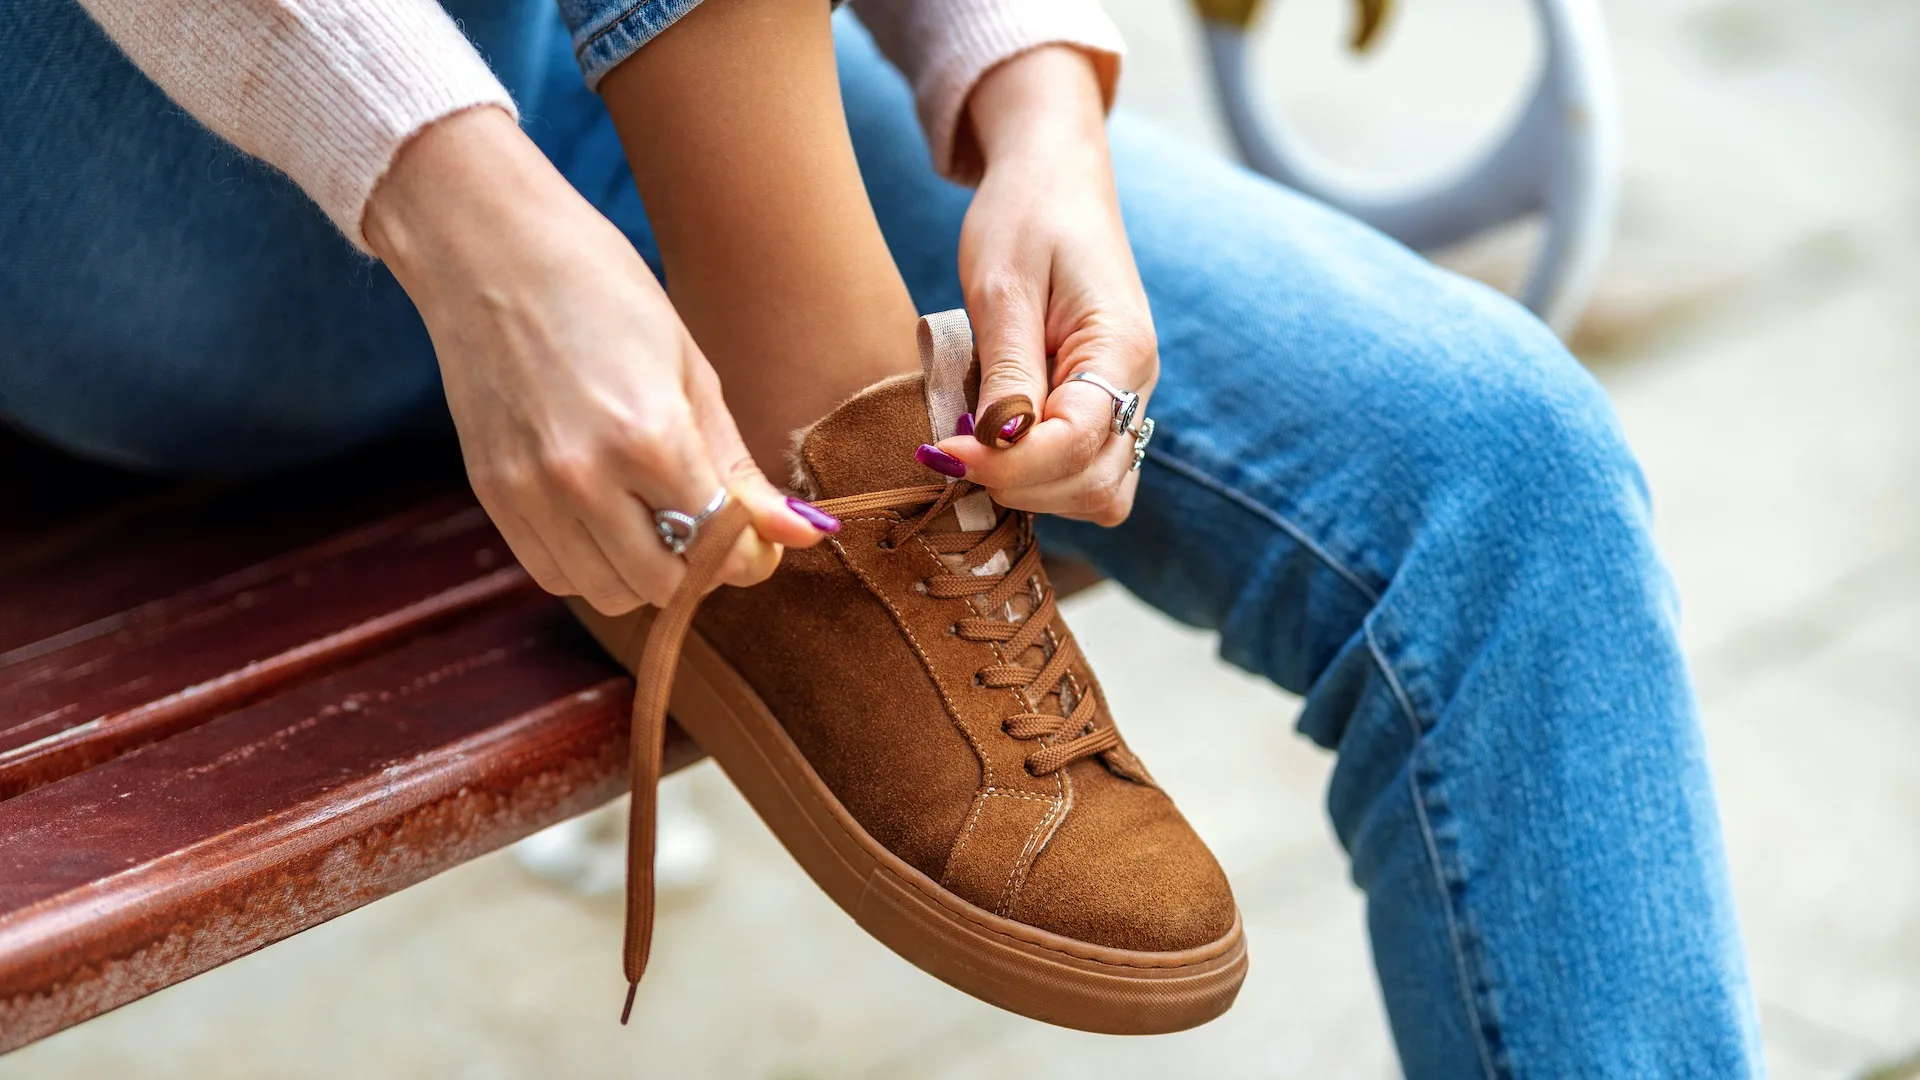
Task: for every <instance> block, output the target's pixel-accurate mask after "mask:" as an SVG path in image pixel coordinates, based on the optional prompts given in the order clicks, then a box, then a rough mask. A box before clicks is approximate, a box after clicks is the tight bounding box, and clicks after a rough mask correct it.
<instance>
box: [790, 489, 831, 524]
mask: <svg viewBox="0 0 1920 1080" xmlns="http://www.w3.org/2000/svg"><path fill="white" fill-rule="evenodd" d="M787 509H789V510H791V511H793V512H794V513H796V514H799V515H800V517H801V518H802V519H803V520H804V521H806V523H807V524H809V525H811V526H813V527H814V528H816V529H819V530H820V531H821V532H823V533H837V532H839V531H840V519H839V518H837V517H834V516H833V515H832V514H829V513H827V512H826V511H825V510H822V509H820V508H819V507H817V506H815V505H813V504H812V503H810V502H808V501H806V500H805V499H796V498H794V497H793V496H791V495H789V496H787Z"/></svg>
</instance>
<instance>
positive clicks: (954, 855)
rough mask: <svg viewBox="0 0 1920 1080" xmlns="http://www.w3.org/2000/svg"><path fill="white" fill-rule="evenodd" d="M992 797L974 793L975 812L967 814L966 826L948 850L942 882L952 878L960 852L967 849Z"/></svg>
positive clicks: (982, 793) (941, 873) (944, 882)
mask: <svg viewBox="0 0 1920 1080" xmlns="http://www.w3.org/2000/svg"><path fill="white" fill-rule="evenodd" d="M990 797H991V796H989V795H988V794H987V793H985V792H976V793H975V794H974V796H973V813H971V814H968V815H967V824H966V826H965V827H964V828H962V829H961V830H960V835H959V837H958V838H956V839H955V840H954V842H953V847H952V848H950V849H948V851H947V865H946V866H945V867H943V868H942V869H941V871H940V884H942V885H945V884H947V882H948V881H950V880H952V878H953V867H954V864H955V863H957V862H959V861H960V853H961V852H962V851H965V850H966V848H967V841H968V840H969V839H971V838H972V836H973V827H974V825H975V824H976V823H978V822H979V820H980V811H982V810H984V809H986V806H987V799H988V798H990Z"/></svg>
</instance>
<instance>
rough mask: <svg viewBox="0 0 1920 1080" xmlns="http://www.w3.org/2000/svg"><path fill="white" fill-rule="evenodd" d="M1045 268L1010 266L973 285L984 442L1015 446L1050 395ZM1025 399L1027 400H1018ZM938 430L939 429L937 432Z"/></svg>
mask: <svg viewBox="0 0 1920 1080" xmlns="http://www.w3.org/2000/svg"><path fill="white" fill-rule="evenodd" d="M1046 270H1047V268H1046V267H1045V266H1035V267H1017V266H1016V267H1012V268H1007V269H1003V270H999V271H995V272H993V273H991V274H989V275H988V276H987V277H986V279H985V280H984V281H983V282H982V283H981V284H980V286H979V287H978V288H977V289H969V290H968V297H967V313H968V316H969V318H970V319H971V320H972V322H973V332H974V342H975V344H976V346H977V347H978V348H979V350H980V394H979V397H978V399H977V400H978V402H979V407H978V408H977V409H975V410H974V415H975V416H976V417H978V418H980V419H981V420H982V421H983V423H982V424H980V425H979V426H977V427H976V428H975V429H974V438H975V439H976V440H977V441H978V442H979V443H980V444H982V445H985V446H987V447H990V448H993V449H1002V448H1005V447H1010V446H1014V445H1017V444H1018V443H1019V442H1020V441H1023V440H1024V439H1025V437H1026V433H1027V432H1028V431H1029V430H1030V429H1031V428H1032V426H1033V424H1032V421H1031V420H1030V419H1025V417H1031V416H1032V414H1033V412H1034V411H1035V410H1036V406H1037V405H1038V403H1040V402H1042V401H1045V400H1046V397H1047V329H1046V314H1047V273H1046ZM1022 398H1024V399H1025V403H1024V405H1023V404H1022V403H1021V402H1020V399H1022ZM935 434H936V435H937V434H941V433H940V432H935Z"/></svg>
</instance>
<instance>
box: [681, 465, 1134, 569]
mask: <svg viewBox="0 0 1920 1080" xmlns="http://www.w3.org/2000/svg"><path fill="white" fill-rule="evenodd" d="M1134 467H1135V468H1139V466H1138V465H1135V466H1134ZM725 505H727V489H726V488H721V489H720V490H719V491H718V492H717V493H715V494H714V496H713V498H711V499H709V500H707V505H706V506H704V507H702V508H701V510H700V512H699V513H697V514H685V513H681V512H680V511H678V510H655V511H654V512H653V530H654V531H655V532H657V533H659V534H660V542H661V543H662V544H665V545H666V547H667V550H668V551H671V552H673V553H674V554H675V555H683V554H685V553H686V550H687V546H688V545H689V544H692V543H693V538H694V537H695V536H697V535H699V533H700V525H701V523H702V522H704V521H706V520H707V519H708V518H710V517H712V516H713V515H715V514H717V513H719V512H720V508H721V507H723V506H725Z"/></svg>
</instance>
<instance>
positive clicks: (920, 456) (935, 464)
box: [913, 443, 967, 480]
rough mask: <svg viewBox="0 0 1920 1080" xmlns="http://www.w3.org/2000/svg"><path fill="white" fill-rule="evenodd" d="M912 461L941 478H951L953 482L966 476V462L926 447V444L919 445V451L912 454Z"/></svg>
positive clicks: (933, 447) (932, 447)
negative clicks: (941, 476)
mask: <svg viewBox="0 0 1920 1080" xmlns="http://www.w3.org/2000/svg"><path fill="white" fill-rule="evenodd" d="M913 459H914V460H915V461H918V462H919V463H920V464H922V465H925V466H926V467H927V468H929V469H932V470H933V471H934V472H937V473H940V474H942V475H943V476H951V477H953V478H954V479H955V480H958V479H960V478H961V477H963V476H965V475H967V463H966V462H964V461H961V460H960V459H959V458H957V457H954V456H953V455H952V454H949V453H947V452H946V451H945V450H942V449H940V448H939V447H937V446H928V445H927V444H926V443H921V444H920V449H918V450H915V451H914V452H913Z"/></svg>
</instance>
